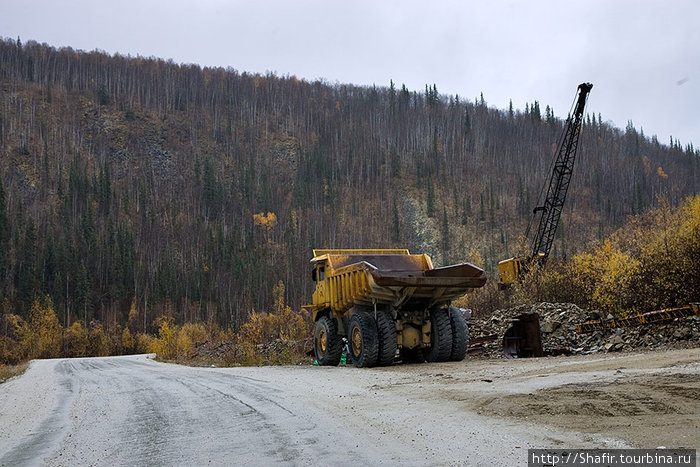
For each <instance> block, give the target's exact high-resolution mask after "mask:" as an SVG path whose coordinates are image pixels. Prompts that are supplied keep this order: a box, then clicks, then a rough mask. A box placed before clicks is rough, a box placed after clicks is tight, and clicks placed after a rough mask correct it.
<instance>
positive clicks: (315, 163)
mask: <svg viewBox="0 0 700 467" xmlns="http://www.w3.org/2000/svg"><path fill="white" fill-rule="evenodd" d="M438 78H439V77H436V80H438ZM584 78H585V77H582V80H583V79H584ZM397 82H398V81H397ZM594 84H595V83H594ZM577 85H578V83H571V93H572V96H573V95H574V91H575V89H576V86H577ZM486 86H487V85H485V87H486ZM594 93H595V88H594V89H593V91H592V95H593V94H594ZM567 111H568V109H557V113H558V114H557V115H555V112H554V109H552V108H550V107H549V106H544V110H543V109H542V105H541V104H540V103H539V102H537V101H535V102H532V103H525V108H524V110H519V109H514V107H513V105H511V106H510V108H509V109H495V108H492V107H489V106H488V105H487V102H486V101H485V99H484V97H483V95H480V96H478V97H476V98H473V97H471V98H464V97H462V96H446V95H442V94H440V93H439V92H438V89H437V86H436V85H434V84H431V85H426V87H425V89H421V90H409V89H407V88H406V87H405V86H403V85H401V86H400V85H398V84H397V83H394V82H390V83H387V86H383V87H359V86H353V85H342V84H330V83H326V82H323V81H314V82H309V81H305V80H300V79H297V78H296V77H294V76H276V75H274V74H267V75H259V74H249V73H245V72H239V71H236V70H234V69H223V68H201V67H199V66H197V65H185V64H176V63H173V62H172V61H165V60H161V59H157V58H143V57H136V58H134V57H128V56H121V55H114V56H110V55H108V54H105V53H102V52H98V51H95V52H90V53H86V52H82V51H75V50H72V49H70V48H59V49H57V48H54V47H50V46H47V45H41V44H38V43H35V42H31V41H30V42H27V43H25V44H22V43H21V42H20V40H19V39H18V40H2V41H0V302H1V303H0V306H1V307H2V312H3V313H4V314H13V315H17V316H20V317H24V318H26V319H29V316H30V314H31V310H32V307H33V306H34V305H35V300H36V299H40V300H43V301H45V300H47V298H48V299H50V302H51V303H52V306H53V308H54V309H55V311H56V313H57V314H58V317H59V319H60V323H61V325H62V326H64V327H65V328H68V327H69V326H71V324H72V323H74V322H77V321H82V323H83V324H84V325H85V326H86V327H87V326H88V324H89V323H91V322H93V323H96V322H99V323H103V324H104V325H105V326H107V325H110V326H111V325H123V326H126V323H127V322H130V323H131V326H132V327H135V328H136V329H137V330H138V331H139V332H149V331H153V329H154V328H153V326H154V323H155V322H156V321H155V320H156V318H159V317H162V316H168V317H171V318H172V319H173V320H174V321H175V322H177V323H187V322H192V323H195V322H216V323H217V324H218V325H219V326H223V327H230V328H233V329H238V328H240V327H241V326H243V325H244V324H245V323H246V322H247V321H248V319H249V316H250V314H251V313H252V312H253V311H254V310H257V311H261V310H268V309H272V308H273V307H274V306H275V305H274V303H275V301H274V300H275V299H274V298H273V288H274V287H275V286H276V285H278V284H280V282H281V284H284V287H283V288H282V289H281V290H283V291H284V294H285V297H284V303H287V304H289V306H291V308H292V309H298V307H299V306H300V305H301V304H303V303H305V302H307V301H308V300H309V297H310V293H311V281H310V275H309V274H308V270H309V265H308V262H309V259H310V257H311V250H312V248H329V247H336V248H341V247H342V248H368V247H382V248H386V247H402V248H409V249H410V250H412V251H414V252H425V253H429V254H430V255H431V256H432V257H433V260H434V262H435V263H437V264H443V265H444V264H450V263H454V262H461V261H471V262H473V263H475V264H477V265H479V266H482V267H484V268H485V269H486V270H487V271H488V272H489V273H490V274H491V275H492V277H493V276H494V275H495V269H496V265H497V262H498V261H499V260H501V259H504V258H507V257H509V256H512V255H514V254H517V253H522V252H524V248H525V241H524V238H525V234H526V230H527V225H528V221H529V220H530V217H531V214H530V213H531V211H532V208H533V207H534V206H536V204H537V200H538V196H539V195H540V191H541V187H542V186H543V185H544V184H545V182H546V180H547V177H548V176H549V171H550V164H551V162H552V159H553V155H554V152H555V148H556V144H557V142H558V140H559V136H560V134H561V132H562V128H563V125H564V121H563V120H565V118H566V113H567ZM699 188H700V151H698V150H696V149H695V148H694V147H693V146H692V144H689V143H688V144H685V145H682V144H681V142H679V141H677V140H674V139H673V138H671V140H670V141H669V142H667V143H661V142H659V141H658V140H657V139H656V137H653V136H652V137H649V136H647V135H645V134H644V133H643V132H642V131H639V130H637V129H636V128H635V127H634V125H633V124H632V123H631V122H630V123H629V124H628V125H627V127H626V128H625V129H624V130H623V129H618V128H615V127H614V126H612V125H611V124H609V123H608V122H606V121H605V120H604V116H601V115H600V114H595V113H590V114H587V115H586V120H585V124H584V128H583V131H582V135H581V141H580V145H579V151H578V160H577V166H576V168H575V171H574V176H573V179H572V185H571V188H570V191H569V197H568V199H567V205H566V207H565V210H564V215H563V217H562V225H561V226H560V229H559V231H558V236H557V239H556V243H555V247H554V250H553V256H554V257H566V256H573V255H574V254H576V253H578V252H580V251H582V250H583V249H584V248H586V247H590V246H591V245H592V244H593V243H595V242H601V241H602V239H603V238H604V237H605V236H607V235H609V234H610V233H611V232H613V231H614V230H616V229H617V228H619V227H620V226H621V225H622V223H623V222H624V221H625V220H626V218H627V217H628V216H630V215H633V214H639V213H642V212H645V211H647V210H649V209H651V208H657V207H658V206H659V203H668V205H670V206H675V205H678V204H679V202H680V201H681V200H683V199H685V198H686V196H688V195H690V194H694V193H697V192H698V191H699ZM130 312H131V313H130Z"/></svg>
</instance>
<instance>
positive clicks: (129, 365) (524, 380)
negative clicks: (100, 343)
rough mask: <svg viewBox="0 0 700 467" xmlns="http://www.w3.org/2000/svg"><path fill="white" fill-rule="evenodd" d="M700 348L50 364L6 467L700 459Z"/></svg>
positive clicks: (28, 394)
mask: <svg viewBox="0 0 700 467" xmlns="http://www.w3.org/2000/svg"><path fill="white" fill-rule="evenodd" d="M699 401H700V349H691V350H681V351H659V352H650V353H634V354H617V355H610V354H608V355H587V356H579V357H571V358H565V357H556V358H540V359H528V360H524V359H523V360H477V359H471V358H468V359H467V360H465V361H463V362H458V363H446V364H444V363H443V364H419V365H395V366H392V367H388V368H376V369H356V368H354V367H338V368H329V367H314V366H287V367H264V368H221V369H219V368H191V367H184V366H178V365H171V364H164V363H158V362H155V361H153V360H152V359H151V358H150V357H148V356H145V355H140V356H129V357H109V358H89V359H88V358H86V359H72V360H69V359H59V360H36V361H33V362H32V363H31V366H30V368H29V370H28V371H27V372H26V373H25V374H24V375H23V376H21V377H18V378H15V379H12V380H10V381H8V382H7V383H5V384H2V385H0V465H7V466H17V465H52V466H53V465H57V466H63V465H65V466H68V465H77V464H80V465H86V464H89V465H108V464H111V465H224V464H226V465H231V464H254V465H269V464H284V465H297V464H298V465H322V464H329V463H335V464H340V465H349V464H369V465H394V464H398V463H402V464H409V465H446V464H448V465H527V449H528V448H543V447H551V448H595V447H600V448H620V447H644V448H655V447H658V446H666V447H679V446H684V447H689V448H695V449H698V448H700V403H699Z"/></svg>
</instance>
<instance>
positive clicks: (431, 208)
mask: <svg viewBox="0 0 700 467" xmlns="http://www.w3.org/2000/svg"><path fill="white" fill-rule="evenodd" d="M426 211H427V214H428V217H434V216H435V188H434V187H433V177H428V195H427V201H426Z"/></svg>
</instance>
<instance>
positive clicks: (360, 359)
mask: <svg viewBox="0 0 700 467" xmlns="http://www.w3.org/2000/svg"><path fill="white" fill-rule="evenodd" d="M348 347H349V348H350V355H351V356H352V363H353V364H354V365H355V366H356V367H357V368H363V367H370V366H374V365H376V364H377V353H378V351H379V342H378V336H377V323H376V322H375V321H374V318H373V317H372V316H371V315H370V314H369V313H365V312H362V311H361V312H357V313H355V314H354V315H352V317H351V318H350V323H349V324H348Z"/></svg>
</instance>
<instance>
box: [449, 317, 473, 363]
mask: <svg viewBox="0 0 700 467" xmlns="http://www.w3.org/2000/svg"><path fill="white" fill-rule="evenodd" d="M450 326H451V327H452V352H451V353H450V360H452V361H453V362H461V361H462V360H464V357H466V356H467V348H468V347H469V329H468V327H467V319H466V318H465V317H464V313H462V311H461V310H459V309H457V308H450Z"/></svg>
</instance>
